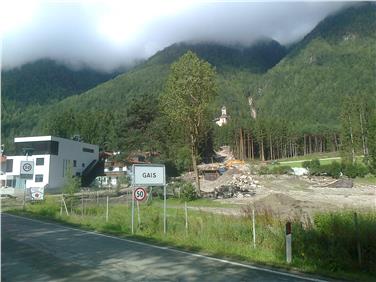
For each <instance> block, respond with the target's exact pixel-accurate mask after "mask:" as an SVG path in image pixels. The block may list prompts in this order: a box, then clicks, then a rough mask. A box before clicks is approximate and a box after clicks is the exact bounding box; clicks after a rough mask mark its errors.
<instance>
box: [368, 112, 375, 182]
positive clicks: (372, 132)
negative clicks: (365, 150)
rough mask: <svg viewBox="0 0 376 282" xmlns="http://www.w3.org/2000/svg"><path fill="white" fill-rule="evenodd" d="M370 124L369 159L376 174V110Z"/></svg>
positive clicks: (372, 170)
mask: <svg viewBox="0 0 376 282" xmlns="http://www.w3.org/2000/svg"><path fill="white" fill-rule="evenodd" d="M369 124H370V126H369V128H368V133H369V141H368V146H369V161H370V169H371V172H372V173H373V174H375V175H376V110H374V111H373V114H372V115H371V117H370V123H369Z"/></svg>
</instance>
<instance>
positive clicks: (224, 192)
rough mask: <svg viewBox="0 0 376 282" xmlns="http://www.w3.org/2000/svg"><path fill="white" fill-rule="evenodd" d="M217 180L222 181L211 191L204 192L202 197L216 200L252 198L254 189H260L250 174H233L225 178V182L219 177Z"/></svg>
mask: <svg viewBox="0 0 376 282" xmlns="http://www.w3.org/2000/svg"><path fill="white" fill-rule="evenodd" d="M229 172H231V171H229ZM218 180H222V181H221V182H217V184H219V185H217V186H216V187H215V188H214V189H212V190H211V191H208V190H206V193H203V194H204V196H206V197H211V198H216V199H227V198H246V197H251V196H254V195H255V194H256V189H257V188H260V187H261V186H260V185H259V182H258V181H257V180H255V179H253V177H252V176H251V175H250V174H248V175H246V174H234V175H232V177H227V178H226V181H223V180H224V179H223V178H222V179H221V177H220V178H219V179H218Z"/></svg>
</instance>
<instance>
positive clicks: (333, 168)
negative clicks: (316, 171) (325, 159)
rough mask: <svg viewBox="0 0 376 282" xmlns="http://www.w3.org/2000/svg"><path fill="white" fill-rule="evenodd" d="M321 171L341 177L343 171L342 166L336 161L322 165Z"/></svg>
mask: <svg viewBox="0 0 376 282" xmlns="http://www.w3.org/2000/svg"><path fill="white" fill-rule="evenodd" d="M320 172H321V173H322V174H325V175H327V176H331V177H333V178H339V177H340V176H341V173H342V166H341V164H340V163H339V162H336V161H334V162H332V163H331V164H328V165H321V166H320Z"/></svg>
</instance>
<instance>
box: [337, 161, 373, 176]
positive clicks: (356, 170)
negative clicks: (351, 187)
mask: <svg viewBox="0 0 376 282" xmlns="http://www.w3.org/2000/svg"><path fill="white" fill-rule="evenodd" d="M342 170H343V174H344V175H346V176H348V177H350V178H355V177H364V176H366V175H367V174H368V173H369V170H368V168H367V167H366V166H365V165H363V164H360V163H354V164H352V163H344V164H343V169H342Z"/></svg>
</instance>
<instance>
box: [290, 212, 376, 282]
mask: <svg viewBox="0 0 376 282" xmlns="http://www.w3.org/2000/svg"><path fill="white" fill-rule="evenodd" d="M375 220H376V218H375V214H374V213H373V214H372V213H369V214H364V215H358V222H359V223H358V226H359V230H358V232H357V230H356V228H355V223H354V214H353V213H351V212H346V213H333V214H318V215H316V216H315V218H314V226H310V225H309V226H307V227H302V225H301V223H295V224H294V225H293V230H292V234H293V246H292V248H293V250H295V252H294V253H295V256H294V257H295V259H296V260H299V261H301V262H302V263H306V264H309V263H313V264H314V265H316V266H317V267H318V268H323V269H327V270H328V271H331V272H334V271H341V270H342V271H343V270H349V269H351V270H362V271H366V272H371V273H373V274H374V275H376V272H375V269H376V261H375V260H374V258H375V257H376V237H375V236H374V234H376V221H375ZM357 233H358V234H360V238H359V243H360V246H361V253H362V264H361V265H359V263H358V256H357V247H356V246H357Z"/></svg>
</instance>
